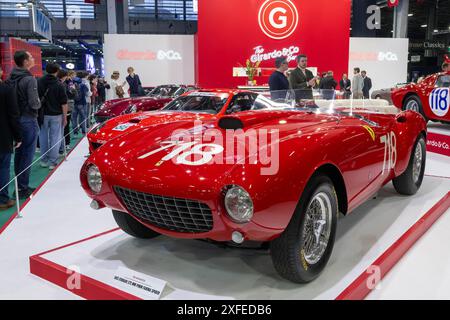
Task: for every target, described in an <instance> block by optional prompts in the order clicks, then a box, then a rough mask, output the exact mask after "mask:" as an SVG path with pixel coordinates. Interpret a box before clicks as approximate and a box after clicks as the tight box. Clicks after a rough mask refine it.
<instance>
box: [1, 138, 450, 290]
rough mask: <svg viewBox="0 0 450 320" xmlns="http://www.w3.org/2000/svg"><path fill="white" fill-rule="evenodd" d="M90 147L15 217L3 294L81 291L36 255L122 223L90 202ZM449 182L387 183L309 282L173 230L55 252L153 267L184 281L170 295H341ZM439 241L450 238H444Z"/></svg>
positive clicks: (87, 267) (257, 255)
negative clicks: (82, 181) (34, 261)
mask: <svg viewBox="0 0 450 320" xmlns="http://www.w3.org/2000/svg"><path fill="white" fill-rule="evenodd" d="M86 153H87V142H86V141H85V140H84V141H83V142H82V143H81V144H80V145H79V146H78V148H77V149H76V150H74V152H73V153H72V154H71V156H70V158H69V161H68V162H66V163H64V164H63V165H62V166H61V167H60V168H59V169H58V170H57V171H56V173H55V174H54V175H53V176H52V177H51V179H50V180H49V181H48V182H47V183H46V184H45V185H44V187H43V188H42V189H41V190H40V192H39V193H38V194H37V196H36V197H35V198H34V199H33V200H32V201H31V202H30V204H29V205H28V206H27V207H26V208H25V210H24V211H23V216H24V218H23V219H18V220H15V221H14V222H13V223H12V224H11V225H10V226H9V228H8V229H7V230H6V231H5V232H4V233H3V234H1V235H0V253H1V254H0V283H1V284H2V285H1V286H0V299H15V298H16V299H79V297H77V296H75V295H73V294H71V293H69V292H67V291H65V290H63V289H61V288H59V287H56V286H55V285H53V284H50V283H48V282H46V281H44V280H42V279H39V278H37V277H35V276H32V275H30V274H29V263H28V259H29V257H30V256H31V255H34V254H37V253H39V252H43V251H46V250H48V249H52V248H55V247H58V246H61V245H65V244H68V243H70V242H73V241H78V240H80V239H83V238H86V237H89V236H92V235H94V234H98V233H101V232H104V231H106V230H109V229H112V228H115V227H116V224H115V223H114V221H113V219H112V216H111V214H109V212H108V211H107V210H102V211H99V212H96V211H93V210H91V209H90V208H89V202H90V201H89V199H88V198H87V196H86V195H85V194H84V192H83V190H82V189H81V187H80V185H79V178H78V176H79V170H80V168H81V165H82V164H83V162H84V160H85V157H84V156H85V154H86ZM429 155H430V154H429ZM435 156H436V157H435ZM428 168H432V169H433V170H436V172H434V171H430V169H427V174H431V175H439V176H442V175H445V176H447V175H448V176H449V177H450V174H448V172H447V173H446V172H445V170H447V169H448V162H447V161H446V159H445V157H444V158H440V156H438V155H430V156H429V161H428ZM435 173H439V174H435ZM449 190H450V179H446V178H435V177H429V176H428V177H425V179H424V184H423V186H422V188H421V190H420V192H419V193H418V194H417V195H416V196H414V197H401V196H399V195H397V194H396V193H395V191H394V190H393V188H392V186H391V185H389V186H387V187H386V188H384V189H383V190H382V191H381V193H380V196H379V198H377V199H375V200H371V201H369V202H367V203H366V204H364V205H363V206H362V207H360V208H359V209H358V210H357V211H356V212H355V213H354V214H352V215H350V216H348V217H346V218H343V219H342V220H341V221H340V223H339V228H338V236H337V242H336V246H335V250H334V253H333V255H332V257H331V259H330V262H329V265H328V266H327V269H326V270H325V272H324V273H323V274H322V276H321V277H320V278H319V279H318V280H317V281H315V282H313V283H311V284H309V285H307V286H297V285H293V284H291V283H289V282H286V281H284V280H282V279H280V278H279V277H278V276H277V275H276V273H275V271H274V270H273V267H272V266H271V262H270V258H269V256H268V254H267V252H264V251H246V250H234V249H220V248H216V247H214V246H211V245H209V244H206V243H203V242H199V241H182V240H173V239H168V238H166V237H162V238H160V239H155V240H150V241H139V240H135V239H132V238H130V237H128V236H126V235H124V234H122V232H120V231H118V232H116V233H113V234H110V235H108V236H107V237H102V238H99V239H97V240H96V241H95V242H90V243H89V244H88V247H86V248H84V249H83V248H81V247H78V248H75V249H76V250H78V249H79V250H80V251H78V252H79V253H80V252H82V253H83V254H81V255H74V254H73V252H72V253H71V254H70V255H69V256H68V255H67V254H64V252H63V251H61V252H57V253H55V254H54V255H52V259H55V260H57V261H58V262H60V263H61V264H63V262H66V263H68V264H67V265H66V266H68V265H70V264H78V265H80V267H81V272H82V273H83V274H86V275H91V276H96V277H97V278H99V277H109V275H108V274H106V273H103V272H102V271H100V273H98V271H99V270H102V268H106V269H103V270H109V271H110V272H113V271H114V270H115V268H117V266H119V265H125V266H127V267H129V268H132V269H134V270H136V271H141V272H146V273H148V274H150V275H154V276H157V277H160V278H163V279H164V280H167V281H168V282H169V283H170V284H171V286H172V287H173V288H174V289H173V290H172V291H171V292H170V293H169V294H168V295H166V297H165V298H167V299H170V298H177V297H180V296H179V295H178V296H177V294H180V293H181V294H182V296H183V297H185V298H189V297H191V298H195V297H196V295H195V294H207V295H214V296H221V297H232V298H244V299H245V298H268V299H276V298H279V299H284V298H291V299H313V298H323V299H333V298H335V297H336V295H337V294H339V293H340V291H341V290H342V289H344V288H345V287H346V286H348V284H350V283H351V282H352V281H353V280H354V279H355V277H356V276H358V275H359V274H360V273H361V272H362V270H364V269H365V268H366V267H367V266H368V265H370V264H371V263H372V262H373V261H374V260H375V259H376V258H377V257H378V256H379V255H380V254H381V253H382V252H384V251H385V250H386V249H387V247H388V246H389V245H390V244H391V243H392V242H393V241H395V240H396V239H397V238H398V237H399V236H400V235H401V234H402V233H403V232H404V231H406V230H407V229H408V228H409V227H410V226H411V225H412V224H413V223H414V222H416V221H417V219H418V218H420V217H421V216H422V215H423V214H424V213H425V212H426V211H427V210H429V209H430V208H431V207H432V206H433V205H434V204H435V203H436V202H437V201H438V200H439V199H440V198H441V197H442V196H443V195H444V194H445V193H447V192H448V191H449ZM447 216H448V212H447ZM97 241H99V242H97ZM439 245H440V246H441V247H442V242H438V246H439ZM86 250H87V251H86ZM86 252H88V253H87V254H86ZM420 254H421V255H422V256H425V258H424V259H428V257H429V256H430V258H431V257H432V255H431V254H430V252H427V251H420ZM46 258H48V257H46ZM58 259H59V260H58ZM433 259H435V257H433ZM445 272H446V273H445ZM445 272H444V270H443V273H444V274H443V275H442V277H443V278H444V277H445V276H449V275H450V270H445ZM96 273H97V274H96ZM237 277H239V278H237ZM386 281H387V280H386ZM183 290H184V291H183ZM406 290H408V288H405V292H403V290H402V291H400V292H398V293H396V294H397V295H398V296H397V298H402V297H403V293H404V294H405V296H406V294H408V292H406ZM197 297H198V296H197Z"/></svg>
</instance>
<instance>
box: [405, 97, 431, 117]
mask: <svg viewBox="0 0 450 320" xmlns="http://www.w3.org/2000/svg"><path fill="white" fill-rule="evenodd" d="M403 110H412V111H415V112H417V113H420V114H421V115H422V117H423V118H424V119H425V121H428V118H427V117H426V116H425V113H424V112H423V106H422V101H420V98H419V97H418V96H416V95H412V96H409V97H408V98H406V99H405V101H404V102H403Z"/></svg>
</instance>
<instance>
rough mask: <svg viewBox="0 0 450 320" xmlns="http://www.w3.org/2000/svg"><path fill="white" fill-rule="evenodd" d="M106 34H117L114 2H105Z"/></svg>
mask: <svg viewBox="0 0 450 320" xmlns="http://www.w3.org/2000/svg"><path fill="white" fill-rule="evenodd" d="M106 6H107V13H108V33H111V34H115V33H117V16H116V0H107V2H106Z"/></svg>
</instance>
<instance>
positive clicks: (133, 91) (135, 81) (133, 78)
mask: <svg viewBox="0 0 450 320" xmlns="http://www.w3.org/2000/svg"><path fill="white" fill-rule="evenodd" d="M127 72H128V76H127V78H126V80H127V82H128V86H129V87H130V96H131V97H139V96H142V95H143V91H144V90H143V89H142V83H141V79H139V76H138V75H137V74H135V73H134V68H133V67H128V69H127Z"/></svg>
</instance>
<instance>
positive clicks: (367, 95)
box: [361, 71, 372, 99]
mask: <svg viewBox="0 0 450 320" xmlns="http://www.w3.org/2000/svg"><path fill="white" fill-rule="evenodd" d="M361 76H362V77H363V80H364V85H363V95H364V99H370V89H372V79H370V78H369V77H368V76H367V72H366V71H361Z"/></svg>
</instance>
